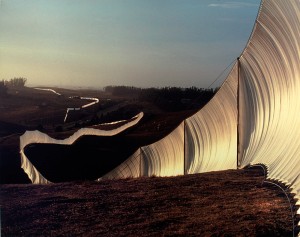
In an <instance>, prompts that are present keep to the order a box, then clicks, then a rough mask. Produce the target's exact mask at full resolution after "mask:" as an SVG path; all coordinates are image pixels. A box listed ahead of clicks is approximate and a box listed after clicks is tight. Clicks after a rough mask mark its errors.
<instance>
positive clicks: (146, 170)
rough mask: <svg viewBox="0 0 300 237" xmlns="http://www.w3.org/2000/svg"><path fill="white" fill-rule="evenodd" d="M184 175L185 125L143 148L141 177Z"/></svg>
mask: <svg viewBox="0 0 300 237" xmlns="http://www.w3.org/2000/svg"><path fill="white" fill-rule="evenodd" d="M183 174H184V123H181V124H180V125H179V126H178V127H177V128H176V129H175V130H174V131H173V132H171V133H170V134H169V135H168V136H166V137H165V138H163V139H161V140H160V141H158V142H155V143H153V144H151V145H149V146H144V147H142V148H141V175H142V176H146V177H150V176H175V175H183Z"/></svg>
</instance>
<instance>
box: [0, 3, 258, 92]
mask: <svg viewBox="0 0 300 237" xmlns="http://www.w3.org/2000/svg"><path fill="white" fill-rule="evenodd" d="M259 5H260V0H246V1H243V2H241V1H223V0H203V1H201V2H200V1H197V0H187V1H184V2H182V1H180V0H173V1H171V0H165V1H158V0H155V1H148V0H142V1H141V0H128V1H126V2H124V1H121V0H115V1H108V0H102V1H79V0H75V1H68V0H60V1H57V0H53V1H45V0H40V1H33V0H28V1H26V2H24V1H20V0H9V1H8V0H2V2H1V5H0V10H1V14H0V30H1V32H2V34H1V35H0V43H1V44H0V45H1V46H0V52H1V56H0V79H5V80H7V79H10V78H13V77H25V78H27V79H28V85H36V86H58V87H64V88H66V87H83V88H103V87H105V86H110V85H112V86H118V85H124V86H135V87H142V88H149V87H167V86H171V87H183V88H188V87H192V86H195V87H198V88H206V87H208V86H209V85H210V84H211V83H212V82H213V81H214V80H215V79H216V78H217V77H218V76H219V75H220V74H221V72H222V71H223V70H224V69H225V68H226V67H228V65H230V63H231V62H233V61H234V60H235V59H236V58H237V57H238V56H240V54H241V53H242V51H243V50H244V48H245V46H246V44H247V42H248V39H249V37H250V35H251V32H252V28H253V25H254V22H255V19H256V16H257V12H258V8H259ZM228 72H229V70H227V71H226V72H225V73H224V75H222V76H221V77H220V80H219V81H218V82H217V83H216V84H215V85H214V86H213V87H214V88H215V87H218V86H220V84H222V82H223V80H224V79H225V77H226V76H227V73H228Z"/></svg>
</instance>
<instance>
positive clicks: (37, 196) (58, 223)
mask: <svg viewBox="0 0 300 237" xmlns="http://www.w3.org/2000/svg"><path fill="white" fill-rule="evenodd" d="M263 179H264V177H263V176H262V172H261V171H260V170H232V171H224V172H211V173H206V174H197V175H188V176H181V177H171V178H155V177H152V178H141V179H126V180H114V181H101V182H99V183H97V182H76V183H61V184H53V185H45V186H41V185H3V186H2V187H1V205H2V207H1V209H2V210H1V212H2V234H3V236H291V231H292V230H291V227H292V222H291V218H290V213H289V205H288V202H287V200H286V199H285V197H284V195H283V194H282V193H281V191H280V190H278V189H271V188H270V186H265V185H262V181H263Z"/></svg>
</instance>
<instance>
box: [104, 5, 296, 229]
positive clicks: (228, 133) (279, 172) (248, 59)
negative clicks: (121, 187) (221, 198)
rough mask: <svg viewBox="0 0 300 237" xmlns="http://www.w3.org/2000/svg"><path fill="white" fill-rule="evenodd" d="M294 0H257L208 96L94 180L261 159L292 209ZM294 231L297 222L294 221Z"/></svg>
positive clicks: (225, 166)
mask: <svg viewBox="0 0 300 237" xmlns="http://www.w3.org/2000/svg"><path fill="white" fill-rule="evenodd" d="M299 94H300V0H288V1H287V0H262V3H261V6H260V9H259V13H258V16H257V19H256V22H255V25H254V28H253V31H252V34H251V36H250V38H249V41H248V43H247V46H246V47H245V49H244V51H243V53H242V54H241V55H240V57H239V58H238V59H237V61H236V63H235V64H234V66H233V68H232V70H231V72H230V73H229V75H228V77H227V79H226V80H225V82H224V83H223V85H222V87H221V88H220V90H219V91H218V93H217V94H216V95H215V96H214V98H213V99H212V100H211V101H210V102H209V103H208V104H207V105H206V106H205V107H204V108H203V109H201V110H200V111H199V112H198V113H196V114H195V115H193V116H191V117H190V118H188V119H186V120H185V121H184V122H183V123H182V124H180V125H179V127H177V128H176V129H175V130H174V131H173V132H171V133H170V134H169V135H167V136H166V137H165V138H163V139H161V140H160V141H158V142H156V143H153V144H151V145H149V146H144V147H141V148H139V149H138V150H137V151H136V152H135V153H134V154H133V155H132V156H131V157H129V158H128V159H127V160H126V161H125V162H124V163H123V164H121V165H120V166H119V167H117V168H115V169H114V170H112V171H111V172H109V173H108V174H106V175H104V176H103V177H101V178H100V179H105V178H127V177H140V176H152V175H157V176H172V175H179V174H193V173H200V172H208V171H213V170H225V169H236V168H244V167H246V166H248V165H255V164H263V165H264V166H265V167H266V171H267V174H266V175H267V179H268V180H269V181H272V182H275V183H276V182H277V183H282V184H285V185H286V186H287V187H288V188H289V190H290V192H291V193H293V194H294V200H295V201H296V206H295V209H296V211H297V213H298V214H300V210H299V208H298V207H299V206H300V116H299V111H300V100H299ZM298 228H299V223H298Z"/></svg>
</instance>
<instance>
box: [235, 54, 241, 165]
mask: <svg viewBox="0 0 300 237" xmlns="http://www.w3.org/2000/svg"><path fill="white" fill-rule="evenodd" d="M240 66H241V63H240V57H238V58H237V150H236V168H237V169H238V168H239V166H240V164H239V146H240V136H239V135H240V124H239V119H240Z"/></svg>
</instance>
